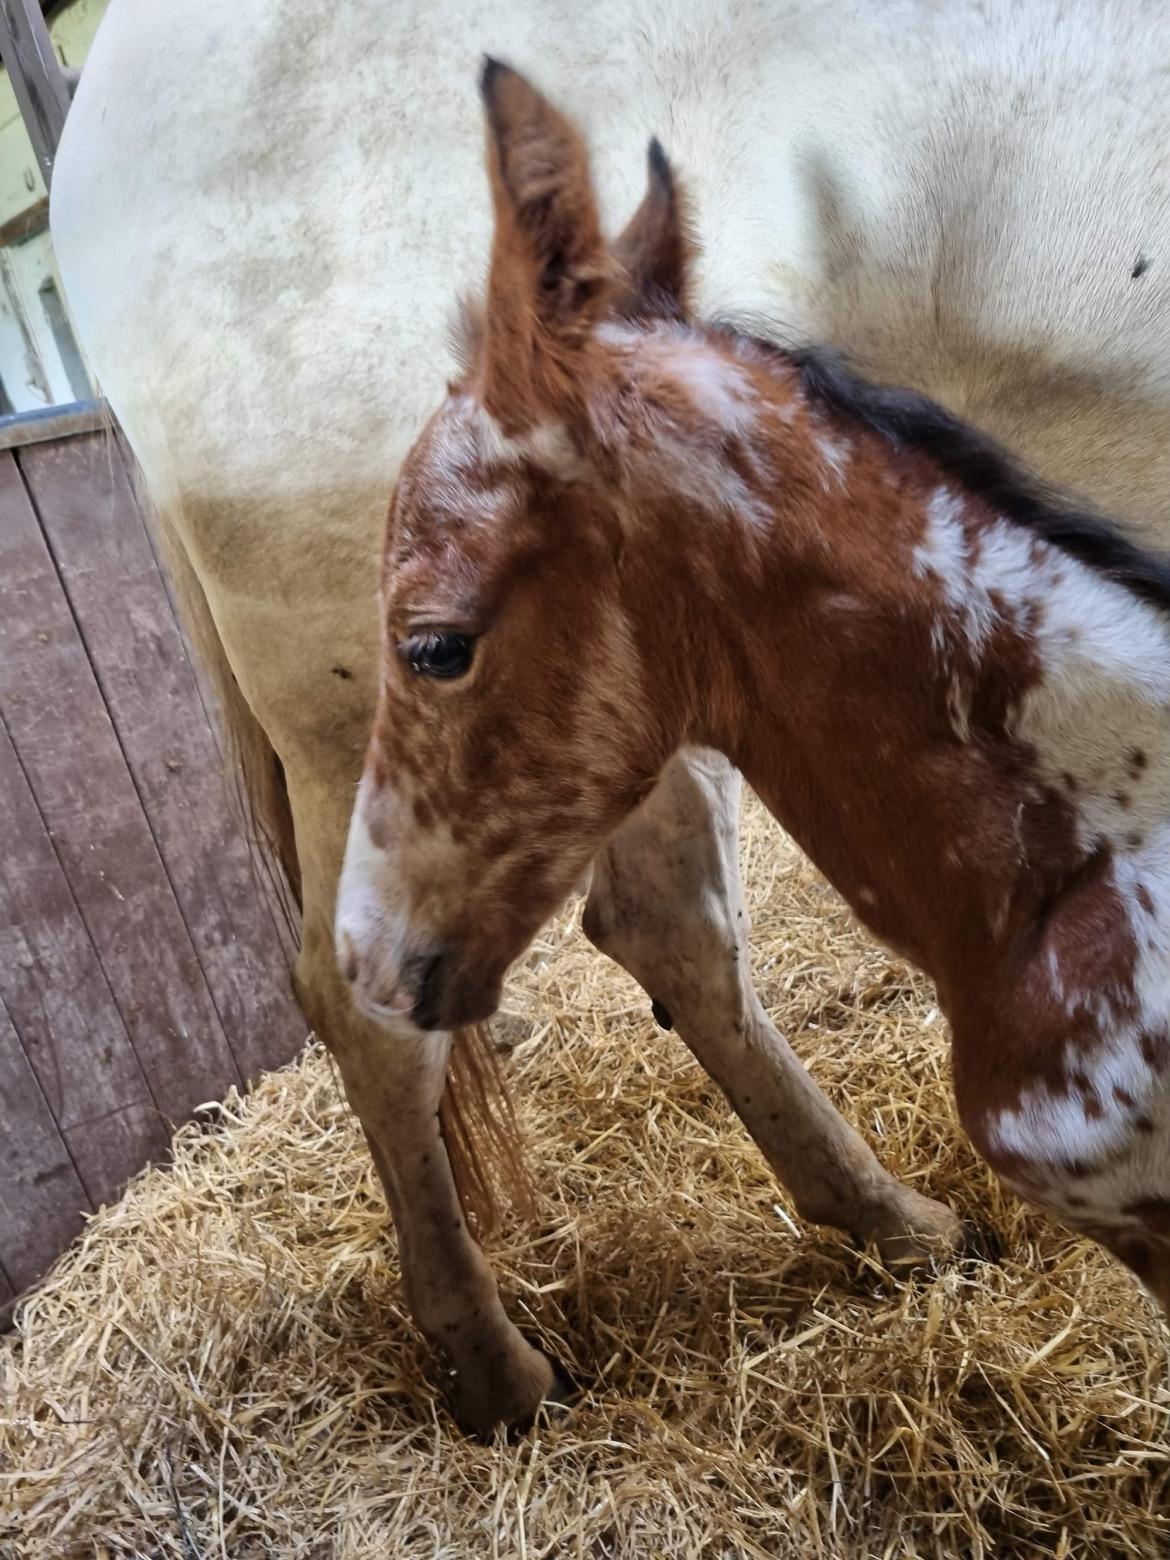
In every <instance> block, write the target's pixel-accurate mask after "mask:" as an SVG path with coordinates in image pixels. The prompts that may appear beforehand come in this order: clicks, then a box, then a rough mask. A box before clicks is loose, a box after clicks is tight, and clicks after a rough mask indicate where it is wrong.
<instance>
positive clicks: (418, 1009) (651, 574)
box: [338, 64, 1170, 1305]
mask: <svg viewBox="0 0 1170 1560" xmlns="http://www.w3.org/2000/svg"><path fill="white" fill-rule="evenodd" d="M484 98H485V102H486V107H487V115H488V124H489V135H488V146H489V172H490V177H491V184H492V193H493V199H494V210H495V222H496V226H495V239H494V245H493V250H492V258H491V268H490V275H489V282H488V291H487V302H486V308H485V310H484V312H483V315H482V317H479V316H476V317H474V318H472V319H469V320H468V321H467V322H465V329H464V338H465V339H464V364H463V375H462V378H461V379H460V380H459V381H458V383H456V384H454V385H453V386H451V388H450V392H449V394H448V396H447V399H446V401H445V402H444V404H443V406H442V407H441V409H440V410H439V411H438V412H437V413H436V415H435V416H434V418H433V419H432V420H431V422H430V424H429V425H428V427H427V428H426V429H425V430H424V432H423V434H422V436H421V437H420V439H419V440H418V443H417V444H416V446H415V448H414V450H413V451H412V453H411V455H410V456H409V458H408V460H407V462H406V464H405V466H404V468H403V470H402V474H401V477H400V480H399V483H398V487H397V491H396V493H395V496H394V501H393V506H392V509H391V514H390V522H389V530H388V536H387V542H386V552H385V565H384V574H383V580H382V589H383V598H384V608H385V618H384V621H385V647H386V648H385V657H384V666H383V674H382V687H381V702H380V707H379V712H378V717H377V724H376V728H375V731H374V735H373V738H372V741H371V744H370V749H369V756H368V759H367V763H366V769H365V774H364V777H363V781H362V785H361V789H360V792H359V797H358V802H357V806H356V808H355V812H354V820H353V826H352V830H351V836H350V845H349V850H348V854H347V858H346V866H345V872H344V876H343V880H342V887H341V891H340V898H339V910H338V941H339V951H340V957H341V962H342V967H343V969H344V970H345V971H346V973H347V975H348V977H349V979H350V980H351V981H352V982H353V986H354V992H355V996H356V997H357V999H358V1001H359V1002H360V1003H361V1004H362V1005H363V1006H364V1008H365V1009H366V1011H368V1012H370V1013H372V1014H373V1015H374V1016H379V1015H382V1016H385V1017H387V1018H388V1019H389V1018H393V1020H394V1022H396V1023H400V1022H401V1021H402V1020H403V1019H407V1020H413V1022H414V1024H415V1025H416V1026H417V1027H419V1028H421V1029H427V1030H429V1029H440V1028H449V1027H452V1026H454V1025H458V1024H465V1023H470V1022H472V1021H474V1020H477V1019H480V1018H483V1017H485V1016H487V1015H488V1014H490V1013H491V1012H492V1011H493V1010H494V1009H495V1008H496V1006H497V1003H498V999H499V992H500V985H501V981H502V978H503V975H504V972H505V970H506V969H507V967H508V965H509V963H510V962H511V961H512V960H513V959H515V958H516V956H517V955H518V954H519V953H520V952H521V951H522V950H523V948H524V947H525V945H526V944H527V943H528V941H529V940H530V938H531V937H532V936H533V935H534V934H535V932H536V931H537V929H538V928H539V927H540V925H541V924H542V922H544V920H545V919H546V918H547V917H548V916H549V915H550V913H551V912H552V911H553V910H555V908H556V907H557V906H558V904H560V903H561V901H562V900H563V899H564V898H565V897H566V895H567V894H568V893H569V892H570V891H571V890H572V888H573V887H574V885H575V884H576V883H577V881H578V880H579V879H580V877H581V875H582V873H583V872H584V871H585V869H586V868H587V867H588V865H589V863H590V861H591V860H593V858H594V857H596V856H597V855H598V853H599V852H601V851H602V850H603V849H604V847H605V846H606V843H607V841H608V840H609V839H610V838H611V837H612V836H613V835H614V833H615V831H616V830H618V829H619V827H620V826H621V825H622V824H623V822H624V820H626V819H627V818H628V817H629V816H630V814H631V813H632V812H633V811H634V809H637V808H638V807H639V806H640V804H642V803H643V802H645V800H646V799H647V798H648V797H650V795H651V793H652V792H653V791H654V788H655V786H656V783H657V782H658V780H659V777H660V775H661V774H662V773H663V770H664V767H665V766H667V765H668V763H669V761H670V760H671V758H672V756H673V755H675V754H676V753H678V752H679V751H680V750H683V749H695V748H704V749H715V750H717V751H718V752H719V753H722V754H725V755H726V756H727V757H728V758H729V759H730V760H731V761H732V762H733V763H734V764H735V765H736V766H738V768H739V769H740V770H741V771H742V772H743V774H744V775H745V776H746V777H747V779H748V781H749V782H750V783H751V785H752V786H753V787H754V788H755V790H756V791H757V792H758V793H759V795H760V796H761V797H762V799H763V800H764V802H765V803H766V804H767V806H768V807H769V808H770V809H771V811H772V812H773V813H774V814H775V816H776V817H777V818H778V819H779V820H780V822H781V823H782V824H783V825H784V827H785V828H786V829H787V830H788V831H789V833H790V834H792V836H793V837H794V838H795V839H796V840H797V841H798V842H799V843H800V844H801V845H802V846H803V848H804V849H805V850H806V851H807V852H808V854H809V855H810V856H811V857H812V859H813V860H814V861H815V862H816V863H817V864H818V866H819V867H820V868H821V869H822V870H823V871H824V873H825V874H826V876H828V877H829V878H830V879H831V881H832V882H833V883H834V884H835V885H836V887H837V888H838V889H839V890H840V892H841V893H842V894H843V895H844V896H845V898H846V899H847V900H848V901H849V903H850V904H851V906H852V907H853V909H854V910H855V912H856V913H857V915H858V916H859V917H860V918H861V920H862V921H864V922H865V924H866V925H867V926H869V927H870V928H871V929H872V930H873V931H874V933H875V934H876V935H877V936H878V937H880V938H882V939H883V940H884V941H886V942H887V943H889V944H890V945H891V946H892V947H894V948H896V949H897V950H898V951H899V952H900V953H902V954H903V955H904V956H905V957H907V958H908V959H911V960H913V962H914V963H915V964H917V965H918V966H920V967H921V968H922V969H923V970H925V971H926V972H927V973H928V974H929V975H930V976H931V977H932V979H933V980H934V981H935V983H936V985H937V988H938V994H939V1000H940V1003H941V1005H942V1007H943V1009H944V1010H945V1012H946V1014H947V1017H948V1019H949V1021H950V1025H951V1029H952V1033H953V1037H954V1077H955V1088H956V1092H957V1096H958V1101H959V1107H960V1111H961V1113H962V1117H963V1121H964V1123H965V1125H966V1127H967V1130H968V1131H969V1132H970V1134H971V1136H972V1138H973V1139H974V1141H975V1142H976V1144H977V1145H978V1146H979V1148H980V1149H981V1151H982V1152H983V1153H984V1154H985V1155H986V1156H987V1158H988V1160H989V1161H990V1162H991V1164H992V1165H993V1166H994V1167H995V1169H996V1170H997V1171H998V1172H999V1174H1000V1175H1001V1176H1002V1177H1003V1178H1004V1180H1005V1181H1007V1182H1008V1183H1009V1184H1010V1185H1011V1186H1013V1187H1015V1188H1017V1189H1018V1190H1019V1191H1020V1192H1022V1193H1023V1194H1024V1195H1025V1196H1027V1197H1029V1198H1031V1199H1032V1200H1033V1201H1035V1202H1037V1203H1040V1204H1042V1205H1043V1206H1045V1207H1047V1208H1050V1209H1052V1210H1053V1211H1054V1212H1055V1213H1057V1214H1058V1215H1059V1216H1060V1217H1061V1218H1062V1219H1064V1220H1066V1221H1068V1222H1069V1223H1072V1224H1075V1225H1077V1226H1079V1227H1081V1228H1084V1229H1086V1230H1088V1231H1090V1232H1091V1233H1092V1234H1093V1235H1095V1236H1096V1237H1097V1238H1098V1239H1099V1240H1101V1241H1102V1242H1103V1243H1104V1244H1105V1245H1106V1246H1108V1247H1109V1248H1110V1249H1111V1250H1112V1251H1114V1252H1115V1253H1116V1254H1117V1255H1118V1256H1119V1257H1121V1259H1122V1260H1123V1261H1125V1262H1126V1263H1128V1264H1129V1265H1130V1266H1131V1267H1132V1268H1133V1269H1134V1270H1135V1271H1136V1272H1138V1273H1139V1274H1140V1275H1141V1277H1142V1278H1143V1279H1144V1280H1145V1281H1146V1283H1147V1284H1148V1286H1149V1287H1150V1289H1151V1290H1152V1291H1153V1293H1154V1294H1155V1295H1156V1296H1157V1297H1158V1299H1159V1300H1160V1301H1161V1302H1162V1303H1163V1305H1168V1304H1170V572H1168V571H1167V569H1166V568H1165V567H1163V566H1162V565H1161V564H1160V563H1159V562H1157V561H1155V560H1153V559H1151V558H1149V557H1147V556H1146V555H1144V554H1143V553H1141V552H1140V551H1139V550H1138V549H1137V548H1135V547H1134V546H1132V545H1131V544H1130V543H1129V542H1127V541H1126V540H1125V539H1124V538H1123V537H1122V536H1121V535H1120V533H1119V532H1117V531H1116V530H1115V529H1114V528H1112V527H1110V526H1108V525H1106V524H1104V523H1103V522H1100V521H1098V520H1095V519H1093V518H1091V517H1087V516H1083V515H1078V514H1076V513H1073V512H1070V511H1068V510H1066V509H1061V508H1060V507H1058V506H1057V504H1056V503H1055V502H1054V501H1053V500H1052V499H1051V498H1050V497H1049V496H1048V495H1045V494H1044V493H1043V492H1041V491H1040V490H1039V489H1038V487H1037V486H1036V484H1035V483H1033V482H1032V481H1030V480H1029V479H1028V478H1026V477H1025V476H1024V475H1023V474H1021V473H1020V472H1019V471H1018V470H1017V469H1016V468H1015V467H1014V466H1013V465H1012V463H1011V462H1010V461H1009V460H1008V459H1007V458H1006V457H1005V456H1004V455H1003V454H1002V453H1000V452H999V451H998V450H996V449H994V448H993V447H991V446H990V445H989V444H988V443H987V441H985V440H984V439H983V438H982V437H981V436H980V435H979V434H977V433H975V432H974V431H973V430H971V429H969V428H967V427H965V426H963V425H962V424H960V423H958V422H956V421H955V420H953V419H952V418H950V417H949V416H948V415H947V414H946V413H944V412H943V411H942V410H940V409H939V408H938V407H936V406H934V405H932V404H931V403H929V402H927V401H925V400H923V399H922V398H920V397H918V396H915V395H912V394H910V393H907V392H901V391H890V390H883V389H877V388H874V387H872V386H870V385H867V384H864V383H862V382H861V381H859V380H857V379H855V378H853V377H852V376H851V375H850V374H849V373H848V372H847V371H846V370H845V369H843V368H842V367H841V366H840V365H839V364H837V363H836V362H835V361H834V360H833V359H831V358H826V357H823V356H819V355H816V354H810V353H794V352H786V351H783V350H781V349H779V348H776V347H773V346H770V345H766V344H764V343H762V342H759V341H756V340H754V339H751V338H749V337H747V336H745V335H742V334H737V333H736V332H734V331H733V330H730V329H727V328H714V327H705V326H701V325H697V324H695V323H693V322H691V321H690V320H688V319H687V317H686V313H685V281H686V269H687V260H688V254H687V240H686V234H685V230H684V226H683V223H682V220H681V217H680V213H679V202H678V199H677V196H676V193H675V190H674V188H673V183H672V179H671V174H670V170H669V168H668V166H667V164H666V162H665V159H664V158H663V157H662V154H661V152H660V151H659V150H658V148H657V147H656V146H655V147H652V149H651V157H650V189H649V192H648V194H647V196H646V199H645V201H644V202H643V205H642V207H641V209H640V210H639V212H638V214H637V216H636V217H635V219H634V221H633V222H632V223H631V225H630V227H629V228H628V229H627V231H626V233H625V234H624V235H623V237H622V238H621V240H619V242H618V244H617V245H615V246H614V247H613V248H608V247H607V246H606V245H605V244H604V243H603V240H602V238H601V234H600V230H599V225H598V218H597V213H596V207H595V202H594V196H593V192H592V188H591V184H590V180H589V173H588V165H587V160H586V156H585V152H584V149H583V146H582V144H581V141H580V139H579V137H578V135H577V133H576V132H575V131H574V129H573V128H572V127H571V126H570V125H569V124H568V123H567V122H566V121H565V120H564V119H563V118H562V117H561V116H560V115H559V114H558V113H557V112H556V111H555V110H554V109H552V108H551V107H550V106H549V105H548V104H547V103H546V102H545V101H544V99H543V98H541V97H540V96H539V94H537V93H536V92H535V91H534V89H533V88H531V87H530V86H529V85H528V83H526V82H525V81H524V80H523V79H522V78H521V77H519V76H518V75H516V74H515V73H514V72H511V71H509V70H507V69H506V68H504V67H501V66H496V65H493V64H489V65H488V67H487V68H486V70H485V74H484Z"/></svg>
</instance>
